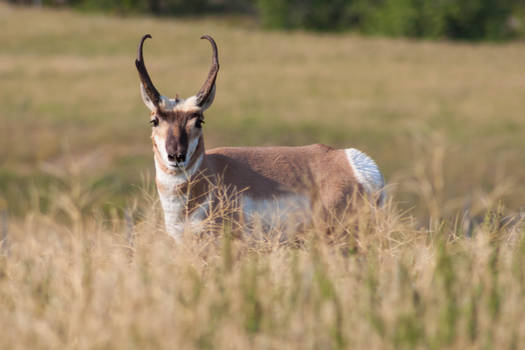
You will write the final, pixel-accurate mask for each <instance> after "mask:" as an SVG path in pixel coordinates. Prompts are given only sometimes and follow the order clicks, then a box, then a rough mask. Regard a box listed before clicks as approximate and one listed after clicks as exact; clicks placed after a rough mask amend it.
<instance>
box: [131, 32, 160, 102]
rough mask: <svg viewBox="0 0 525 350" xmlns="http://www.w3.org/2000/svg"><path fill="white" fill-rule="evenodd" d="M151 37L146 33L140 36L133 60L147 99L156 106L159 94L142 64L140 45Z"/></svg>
mask: <svg viewBox="0 0 525 350" xmlns="http://www.w3.org/2000/svg"><path fill="white" fill-rule="evenodd" d="M148 38H151V35H149V34H146V35H144V36H143V37H142V40H141V41H140V44H139V48H138V52H137V59H136V60H135V66H137V70H138V72H139V78H140V81H141V82H142V85H143V86H144V90H146V94H147V95H148V97H149V99H150V100H151V102H153V104H154V105H155V106H156V107H158V106H159V102H160V94H159V92H158V91H157V89H156V88H155V85H153V83H152V82H151V78H150V77H149V74H148V70H147V69H146V66H145V65H144V57H143V56H142V46H143V45H144V41H146V39H148Z"/></svg>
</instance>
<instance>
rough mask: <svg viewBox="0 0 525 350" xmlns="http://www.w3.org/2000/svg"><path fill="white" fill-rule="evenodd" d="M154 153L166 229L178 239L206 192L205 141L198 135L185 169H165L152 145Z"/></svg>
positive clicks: (158, 189) (165, 166) (166, 167)
mask: <svg viewBox="0 0 525 350" xmlns="http://www.w3.org/2000/svg"><path fill="white" fill-rule="evenodd" d="M190 146H191V143H190ZM154 154H155V155H154V160H155V170H156V184H157V191H158V193H159V198H160V202H161V204H162V209H163V211H164V221H165V224H166V229H167V231H168V233H169V234H170V235H171V236H172V237H174V238H175V239H177V240H179V239H180V238H181V236H182V233H183V231H184V225H185V222H187V221H188V220H187V219H188V218H190V219H191V218H192V215H193V216H195V213H196V212H197V211H196V209H197V208H198V207H199V206H200V205H201V202H202V201H203V200H204V197H206V193H207V191H208V182H207V181H206V179H205V174H206V169H207V165H206V164H207V161H206V154H205V152H204V141H203V140H202V136H201V137H200V138H199V140H198V143H197V145H196V146H195V148H194V151H193V152H192V154H191V158H189V159H188V162H187V166H186V167H185V168H184V169H180V170H179V169H177V170H172V169H170V168H168V166H167V165H166V164H164V163H163V161H162V158H161V157H160V156H159V155H158V152H157V150H156V149H155V146H154Z"/></svg>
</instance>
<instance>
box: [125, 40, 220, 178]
mask: <svg viewBox="0 0 525 350" xmlns="http://www.w3.org/2000/svg"><path fill="white" fill-rule="evenodd" d="M147 38H151V35H149V34H146V35H144V36H143V37H142V40H141V41H140V44H139V48H138V53H137V56H138V57H137V59H136V60H135V65H136V66H137V70H138V72H139V78H140V81H141V83H140V90H141V94H142V99H143V101H144V104H145V105H146V106H147V107H148V108H149V109H150V111H151V118H150V123H151V125H152V133H151V138H152V140H153V149H154V152H155V157H157V160H158V161H160V162H161V163H162V164H164V165H165V166H166V167H167V168H168V169H169V170H171V171H175V172H177V171H184V170H185V169H186V168H187V167H188V166H189V165H190V163H193V162H192V159H193V155H194V154H195V153H196V151H197V149H198V148H203V147H204V145H203V142H202V124H203V123H204V115H203V112H204V111H205V110H206V109H207V108H208V107H210V105H211V104H212V102H213V99H214V97H215V79H216V78H217V72H218V71H219V59H218V54H217V45H216V44H215V41H214V40H213V38H212V37H211V36H209V35H204V36H202V37H201V39H206V40H208V41H209V42H210V43H211V46H212V49H213V59H212V64H211V68H210V72H209V73H208V78H207V79H206V81H205V82H204V84H203V85H202V87H201V89H200V91H199V92H198V93H197V94H196V95H195V96H191V97H189V98H187V99H182V98H179V96H178V95H177V96H176V97H175V98H168V97H165V96H162V95H161V94H159V92H158V91H157V89H156V88H155V86H154V85H153V83H152V81H151V79H150V77H149V74H148V71H147V69H146V66H145V64H144V58H143V55H142V46H143V45H144V41H145V40H146V39H147ZM200 151H201V152H202V151H203V149H201V150H200Z"/></svg>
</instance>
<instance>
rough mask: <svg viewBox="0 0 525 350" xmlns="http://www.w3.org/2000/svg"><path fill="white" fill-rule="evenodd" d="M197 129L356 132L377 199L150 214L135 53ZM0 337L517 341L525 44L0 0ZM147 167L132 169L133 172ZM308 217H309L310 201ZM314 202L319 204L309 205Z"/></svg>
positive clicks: (524, 243) (279, 342)
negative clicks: (199, 102)
mask: <svg viewBox="0 0 525 350" xmlns="http://www.w3.org/2000/svg"><path fill="white" fill-rule="evenodd" d="M146 32H151V34H152V35H153V38H154V39H153V40H152V41H149V42H148V43H147V48H146V52H145V55H146V60H147V61H148V66H149V67H151V69H150V70H151V73H152V75H153V77H154V80H155V81H156V82H157V86H158V87H159V88H160V90H161V91H163V92H165V93H166V94H175V93H176V92H178V93H180V94H181V95H182V96H187V95H189V94H192V93H194V92H195V91H196V90H197V89H198V87H199V86H200V83H201V82H202V81H203V80H204V78H205V75H206V71H207V68H208V64H209V59H210V52H209V47H208V45H207V44H206V43H204V42H201V41H199V40H198V38H199V36H200V35H201V34H202V33H205V32H206V33H210V34H213V35H214V37H215V38H216V39H217V41H218V43H219V46H220V58H221V72H220V75H219V80H218V93H217V98H216V102H215V104H214V106H213V107H212V109H211V110H210V111H209V112H208V113H207V123H206V131H205V132H206V137H207V139H206V140H207V145H208V146H211V147H213V146H223V145H261V144H288V145H296V144H303V143H313V142H318V141H320V142H324V143H328V144H331V145H334V146H341V147H343V146H344V147H350V146H352V147H357V148H360V149H363V150H365V151H366V152H368V153H369V154H370V155H372V156H373V158H375V159H376V160H377V162H378V163H379V164H380V166H381V168H382V170H383V171H384V172H385V174H386V178H387V180H388V182H389V184H390V188H389V192H390V195H391V198H392V202H391V203H390V204H389V206H388V207H387V208H386V209H385V210H384V211H380V212H372V213H362V214H361V215H360V216H359V225H355V224H351V223H348V224H347V225H346V227H347V228H350V231H351V234H350V235H347V236H344V237H339V238H337V237H336V238H334V237H330V240H331V241H330V242H327V240H328V239H327V237H325V236H323V235H322V234H321V233H320V232H322V231H323V230H322V229H320V228H319V227H317V226H315V225H314V226H313V227H312V228H311V229H310V230H309V231H308V232H307V234H306V237H305V239H304V242H303V244H302V245H300V246H297V245H293V244H282V243H279V242H276V241H274V240H269V241H257V240H250V239H249V238H246V239H244V240H238V239H232V238H231V235H230V233H229V231H228V230H227V229H226V230H223V231H221V233H220V235H219V237H211V236H205V237H200V238H197V237H187V239H186V241H185V242H184V244H182V245H178V246H177V245H175V244H174V242H173V241H171V240H170V239H169V238H168V237H167V235H166V234H165V232H164V231H163V228H162V223H161V221H162V220H161V217H160V210H159V208H158V203H157V200H156V195H155V191H154V189H152V188H151V186H152V181H151V174H152V173H153V171H152V159H151V151H150V148H151V146H150V144H149V138H148V133H149V131H148V126H147V112H146V109H145V108H144V106H143V105H142V102H141V101H140V97H139V93H138V84H137V77H136V72H135V71H134V67H133V59H134V55H135V48H136V44H137V41H138V39H139V38H140V37H141V35H142V34H144V33H146ZM0 42H1V43H2V44H1V47H2V49H1V52H0V82H1V84H0V118H1V127H0V214H1V215H0V230H1V232H0V240H1V242H2V244H1V246H0V348H6V349H7V348H12V349H25V348H126V349H129V348H248V347H258V348H301V349H303V348H365V349H371V348H376V349H385V348H387V349H388V348H456V349H465V348H482V347H483V348H514V349H517V348H521V347H523V346H525V329H524V327H525V326H524V325H525V319H524V316H523V312H522V310H523V309H524V307H525V305H524V300H525V298H524V297H525V274H524V272H523V271H524V267H525V238H524V237H523V229H524V225H523V214H519V211H520V209H522V206H523V197H524V195H525V186H524V185H523V183H524V182H525V152H523V150H524V149H525V132H524V130H525V128H524V126H525V120H524V119H523V108H522V99H523V91H525V75H524V74H522V73H523V62H525V46H524V45H523V43H511V44H505V45H485V44H483V45H481V44H479V45H470V44H450V43H430V42H413V41H405V40H384V39H369V38H367V39H365V38H361V37H358V36H354V35H312V34H307V33H301V32H296V33H286V34H285V33H277V32H272V33H266V32H260V31H258V30H254V29H251V28H249V27H235V26H234V25H233V24H232V23H231V22H228V21H225V20H216V19H198V20H179V19H176V20H157V19H151V18H120V19H117V18H111V17H104V16H94V15H82V14H78V13H74V12H68V11H51V10H45V11H41V10H34V9H26V8H13V7H8V6H6V5H5V4H0ZM141 184H142V185H141ZM314 221H316V220H314ZM316 222H317V221H316Z"/></svg>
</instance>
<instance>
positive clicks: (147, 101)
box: [140, 83, 157, 112]
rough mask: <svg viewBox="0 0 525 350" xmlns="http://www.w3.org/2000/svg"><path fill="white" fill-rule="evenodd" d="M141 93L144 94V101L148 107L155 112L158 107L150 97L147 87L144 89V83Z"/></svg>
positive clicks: (141, 86)
mask: <svg viewBox="0 0 525 350" xmlns="http://www.w3.org/2000/svg"><path fill="white" fill-rule="evenodd" d="M140 94H141V95H142V101H144V104H145V105H146V107H148V108H149V110H150V111H152V112H155V111H156V110H157V107H156V106H155V104H154V103H153V101H151V99H150V98H149V96H148V93H147V92H146V89H144V85H142V83H140Z"/></svg>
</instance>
